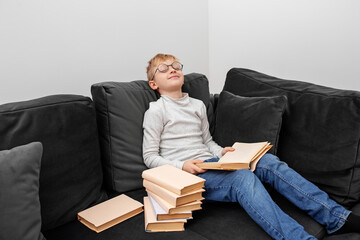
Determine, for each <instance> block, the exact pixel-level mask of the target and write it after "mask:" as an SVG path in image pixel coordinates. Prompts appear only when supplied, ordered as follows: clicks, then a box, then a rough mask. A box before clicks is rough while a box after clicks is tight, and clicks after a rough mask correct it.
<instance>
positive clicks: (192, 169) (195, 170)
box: [182, 159, 206, 175]
mask: <svg viewBox="0 0 360 240" xmlns="http://www.w3.org/2000/svg"><path fill="white" fill-rule="evenodd" d="M202 162H204V160H199V159H191V160H187V161H186V162H184V165H183V167H182V170H184V171H186V172H188V173H191V174H195V175H197V174H199V173H204V172H206V169H202V168H199V167H198V166H196V165H195V163H202Z"/></svg>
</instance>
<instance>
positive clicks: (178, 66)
mask: <svg viewBox="0 0 360 240" xmlns="http://www.w3.org/2000/svg"><path fill="white" fill-rule="evenodd" d="M170 66H171V67H172V68H173V69H174V70H176V71H182V69H183V65H182V64H181V63H179V62H173V63H172V64H169V65H167V64H165V63H162V64H160V65H159V66H158V67H157V68H156V70H155V72H154V75H153V77H152V79H151V80H154V77H155V74H156V72H157V71H159V72H162V73H166V72H167V71H168V70H169V67H170Z"/></svg>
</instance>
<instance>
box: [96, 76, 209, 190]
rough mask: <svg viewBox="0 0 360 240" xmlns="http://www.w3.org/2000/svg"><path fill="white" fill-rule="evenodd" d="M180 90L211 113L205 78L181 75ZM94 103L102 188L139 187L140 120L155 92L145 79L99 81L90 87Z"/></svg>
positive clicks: (144, 167) (140, 155) (140, 170)
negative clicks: (104, 186) (101, 167)
mask: <svg viewBox="0 0 360 240" xmlns="http://www.w3.org/2000/svg"><path fill="white" fill-rule="evenodd" d="M183 90H184V92H188V93H189V96H190V97H195V98H198V99H200V100H202V101H203V102H204V104H205V106H207V108H208V115H209V117H211V116H212V109H211V107H210V106H211V104H210V94H209V86H208V81H207V79H206V77H205V76H204V75H201V74H196V73H192V74H187V75H185V84H184V86H183ZM91 94H92V97H93V100H94V102H95V106H96V112H97V120H98V126H99V136H100V144H101V153H102V161H103V166H104V174H105V176H104V179H105V184H106V187H107V188H108V189H110V190H114V191H117V192H119V193H121V192H126V191H131V190H136V189H139V188H141V187H142V178H141V173H142V171H143V170H145V169H146V166H145V164H144V160H143V157H142V141H143V127H142V124H143V119H144V113H145V111H146V110H147V109H148V108H149V103H150V102H152V101H156V100H157V99H158V98H159V97H160V96H159V94H158V92H156V91H154V90H153V89H151V88H150V87H149V84H148V82H147V81H143V80H139V81H132V82H103V83H97V84H94V85H93V86H92V87H91Z"/></svg>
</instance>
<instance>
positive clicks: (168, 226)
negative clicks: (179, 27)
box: [144, 197, 187, 232]
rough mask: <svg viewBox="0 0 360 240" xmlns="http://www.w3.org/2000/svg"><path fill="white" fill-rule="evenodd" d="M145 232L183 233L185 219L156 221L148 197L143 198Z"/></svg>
mask: <svg viewBox="0 0 360 240" xmlns="http://www.w3.org/2000/svg"><path fill="white" fill-rule="evenodd" d="M144 209H145V231H146V232H175V231H184V230H185V228H184V224H185V223H186V222H187V220H186V219H171V220H157V219H156V215H155V213H154V209H153V207H152V205H151V202H150V200H149V198H148V197H144Z"/></svg>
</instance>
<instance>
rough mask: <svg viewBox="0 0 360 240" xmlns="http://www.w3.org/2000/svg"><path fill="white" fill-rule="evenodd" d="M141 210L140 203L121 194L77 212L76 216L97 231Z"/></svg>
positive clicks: (141, 205)
mask: <svg viewBox="0 0 360 240" xmlns="http://www.w3.org/2000/svg"><path fill="white" fill-rule="evenodd" d="M141 212H143V204H142V203H140V202H138V201H136V200H134V199H132V198H130V197H128V196H126V195H125V194H122V195H119V196H117V197H114V198H112V199H109V200H107V201H105V202H102V203H99V204H97V205H95V206H93V207H90V208H88V209H86V210H84V211H81V212H79V213H78V214H77V215H78V216H77V217H78V220H79V221H80V222H81V223H83V224H84V225H85V226H87V227H88V228H90V229H91V230H93V231H95V232H97V233H99V232H101V231H103V230H105V229H108V228H110V227H112V226H114V225H116V224H118V223H120V222H123V221H125V220H126V219H129V218H131V217H133V216H135V215H137V214H139V213H141Z"/></svg>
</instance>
